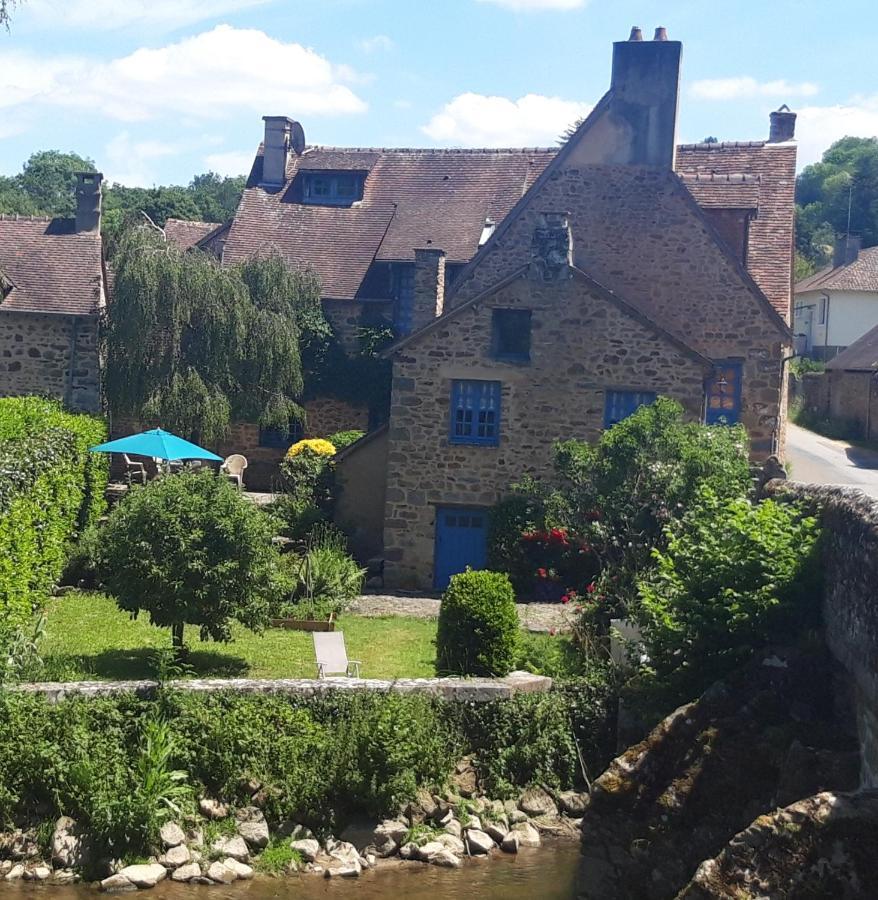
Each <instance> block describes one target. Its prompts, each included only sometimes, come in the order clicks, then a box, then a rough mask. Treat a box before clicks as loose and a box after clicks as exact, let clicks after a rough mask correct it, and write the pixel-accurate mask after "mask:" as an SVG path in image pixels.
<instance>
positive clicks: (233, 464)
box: [220, 453, 247, 491]
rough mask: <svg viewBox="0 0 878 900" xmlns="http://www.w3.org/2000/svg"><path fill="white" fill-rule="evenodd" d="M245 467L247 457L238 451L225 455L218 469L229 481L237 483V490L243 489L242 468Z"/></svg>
mask: <svg viewBox="0 0 878 900" xmlns="http://www.w3.org/2000/svg"><path fill="white" fill-rule="evenodd" d="M246 468H247V457H246V456H241V454H240V453H233V454H232V455H231V456H227V457H226V459H225V462H224V463H223V464H222V467H221V469H220V471H221V472H222V473H223V475H225V476H226V478H228V479H229V481H233V482H234V483H235V484H236V485H238V490H239V491H243V490H244V469H246Z"/></svg>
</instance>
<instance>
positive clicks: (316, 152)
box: [223, 146, 556, 300]
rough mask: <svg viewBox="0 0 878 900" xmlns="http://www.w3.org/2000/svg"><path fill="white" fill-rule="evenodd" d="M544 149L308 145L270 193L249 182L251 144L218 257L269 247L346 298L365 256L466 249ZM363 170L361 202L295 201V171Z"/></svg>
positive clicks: (527, 179) (329, 292) (456, 258)
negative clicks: (309, 270) (308, 269)
mask: <svg viewBox="0 0 878 900" xmlns="http://www.w3.org/2000/svg"><path fill="white" fill-rule="evenodd" d="M555 152H556V151H555V150H554V149H524V150H423V149H420V150H418V149H398V150H393V149H391V150H387V149H375V148H338V147H310V148H307V149H306V150H305V152H304V153H303V154H302V155H301V156H296V155H295V154H293V153H291V154H290V159H289V161H288V166H287V179H286V183H285V184H284V186H283V187H282V188H281V189H279V190H267V189H265V188H263V187H259V182H260V180H261V176H262V147H261V146H260V148H259V151H258V153H257V156H256V159H255V161H254V164H253V169H252V171H251V173H250V178H249V180H248V186H247V188H246V189H245V191H244V195H243V197H242V199H241V203H240V205H239V207H238V211H237V213H236V215H235V218H234V220H233V222H232V225H231V228H230V230H229V233H228V236H227V239H226V243H225V247H224V250H223V261H224V262H227V263H235V262H240V261H242V260H243V259H246V258H248V257H250V256H252V255H253V254H254V253H259V252H266V251H271V250H272V249H276V250H278V251H279V252H280V253H281V254H282V255H283V256H284V257H285V258H286V259H287V260H288V261H289V262H291V263H293V264H299V265H303V264H307V265H311V266H312V267H313V268H314V269H315V270H316V272H317V274H318V275H319V276H320V279H321V282H322V285H323V296H324V298H326V299H338V300H351V299H354V298H355V297H356V295H357V291H358V289H359V287H360V284H361V282H362V280H363V277H364V276H365V274H366V271H367V270H368V268H369V266H370V265H371V264H372V261H373V260H375V259H378V260H386V261H413V260H414V251H415V248H416V247H425V246H430V245H432V246H434V247H439V248H441V249H442V250H444V251H445V253H446V257H447V260H448V262H451V263H455V262H466V261H467V260H469V259H470V258H471V257H472V256H474V255H475V253H476V251H477V249H478V244H479V238H480V237H481V235H482V231H483V229H484V226H485V220H486V219H487V218H491V219H493V220H494V221H495V222H499V221H500V220H502V219H503V218H504V217H505V216H506V215H507V213H508V212H509V211H510V210H511V209H512V207H513V206H514V205H515V203H516V202H517V201H518V200H519V199H520V198H521V196H522V194H523V193H524V192H525V191H526V190H527V189H528V188H529V187H530V185H531V184H533V182H534V180H535V179H536V177H537V176H538V175H539V174H540V172H542V170H543V169H544V168H545V166H546V164H547V163H548V161H549V160H550V159H552V157H553V156H554V155H555ZM326 170H356V171H363V172H366V173H367V176H366V181H365V186H364V192H363V199H362V201H361V202H359V203H355V204H354V205H353V206H350V207H339V206H318V205H311V204H303V203H301V202H299V199H300V196H301V193H300V192H301V179H299V180H298V181H297V179H296V176H297V174H298V173H299V172H305V171H326Z"/></svg>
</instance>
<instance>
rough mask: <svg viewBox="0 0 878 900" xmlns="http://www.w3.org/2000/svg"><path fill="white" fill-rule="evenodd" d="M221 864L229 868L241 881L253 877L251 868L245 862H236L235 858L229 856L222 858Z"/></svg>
mask: <svg viewBox="0 0 878 900" xmlns="http://www.w3.org/2000/svg"><path fill="white" fill-rule="evenodd" d="M223 865H224V866H225V867H226V868H227V869H231V871H232V872H234V873H235V875H237V876H238V878H240V879H241V880H242V881H249V880H250V879H251V878H252V877H253V869H252V868H250V866H248V865H247V864H246V863H242V862H238V860H236V859H232V857H231V856H229V857H228V858H226V859H224V860H223Z"/></svg>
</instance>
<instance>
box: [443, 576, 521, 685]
mask: <svg viewBox="0 0 878 900" xmlns="http://www.w3.org/2000/svg"><path fill="white" fill-rule="evenodd" d="M517 646H518V611H517V610H516V608H515V594H514V593H513V591H512V585H511V584H510V582H509V577H508V576H507V575H504V574H501V573H499V572H473V571H471V570H469V569H468V570H467V571H466V572H461V573H460V574H458V575H453V576H452V578H451V583H450V584H449V585H448V588H447V589H446V591H445V594H444V595H443V597H442V606H441V607H440V611H439V631H438V633H437V635H436V668H437V670H438V671H440V672H443V673H448V674H454V675H496V676H503V675H507V674H508V673H509V672H510V670H511V669H512V666H513V664H514V662H515V653H516V649H517Z"/></svg>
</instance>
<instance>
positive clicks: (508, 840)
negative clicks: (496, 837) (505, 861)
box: [500, 831, 518, 853]
mask: <svg viewBox="0 0 878 900" xmlns="http://www.w3.org/2000/svg"><path fill="white" fill-rule="evenodd" d="M500 849H501V850H502V851H503V852H504V853H518V834H517V833H516V832H514V831H510V832H509V833H508V834H507V835H506V837H504V838H503V841H502V842H501V844H500Z"/></svg>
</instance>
